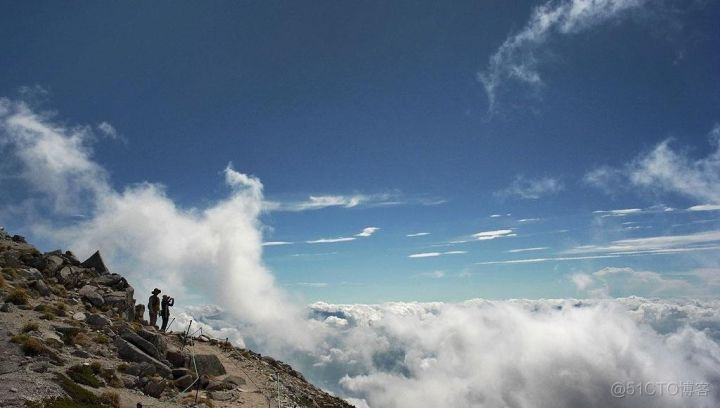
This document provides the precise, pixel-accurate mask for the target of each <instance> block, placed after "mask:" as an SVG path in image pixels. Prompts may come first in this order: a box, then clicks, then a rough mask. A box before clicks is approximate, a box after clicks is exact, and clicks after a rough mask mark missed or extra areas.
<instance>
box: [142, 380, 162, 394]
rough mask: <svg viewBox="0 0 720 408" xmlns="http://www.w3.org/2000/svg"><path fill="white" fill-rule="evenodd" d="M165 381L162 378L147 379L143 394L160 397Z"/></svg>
mask: <svg viewBox="0 0 720 408" xmlns="http://www.w3.org/2000/svg"><path fill="white" fill-rule="evenodd" d="M165 387H166V383H165V381H164V380H162V379H153V380H150V381H148V383H147V384H146V385H145V394H147V395H149V396H151V397H153V398H160V396H161V395H162V393H163V391H165Z"/></svg>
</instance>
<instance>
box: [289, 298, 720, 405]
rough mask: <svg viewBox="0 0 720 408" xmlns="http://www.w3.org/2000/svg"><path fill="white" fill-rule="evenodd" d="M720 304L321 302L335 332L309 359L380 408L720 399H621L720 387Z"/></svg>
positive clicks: (322, 375)
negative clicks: (623, 390) (678, 386)
mask: <svg viewBox="0 0 720 408" xmlns="http://www.w3.org/2000/svg"><path fill="white" fill-rule="evenodd" d="M719 306H720V302H718V301H716V300H713V301H686V302H684V301H659V300H648V299H642V298H628V299H618V300H574V299H568V300H517V301H489V300H483V299H473V300H469V301H466V302H462V303H415V302H413V303H398V302H393V303H385V304H379V305H359V304H355V305H331V304H327V303H321V302H320V303H316V304H313V305H312V306H311V310H312V315H313V316H314V318H315V319H316V320H318V321H326V319H328V318H329V317H332V318H333V319H332V320H331V321H328V322H327V324H326V325H327V326H328V327H332V329H331V330H332V332H333V333H334V334H333V335H332V337H331V339H332V341H328V342H327V343H326V344H325V346H324V348H323V349H320V350H318V351H317V354H316V355H315V356H313V357H314V358H311V359H310V362H308V363H307V364H306V365H307V366H309V365H311V364H314V366H313V367H312V368H310V370H309V371H308V372H310V373H315V375H317V377H315V378H317V379H318V381H320V382H321V383H325V384H333V383H335V382H336V381H337V379H340V381H339V387H338V388H337V389H336V390H335V391H336V392H338V393H341V394H345V395H347V396H348V397H350V398H354V400H353V401H363V403H364V404H366V405H367V406H371V407H374V408H389V407H395V408H415V407H476V406H483V407H498V408H499V407H519V408H520V407H557V408H575V407H590V406H602V407H647V408H649V407H661V408H670V407H689V408H700V407H706V406H716V405H717V404H718V402H720V401H719V400H718V398H719V397H718V394H717V393H715V392H713V391H711V392H710V393H709V395H708V396H706V397H679V396H671V395H669V394H667V393H665V394H662V395H660V394H658V395H657V396H654V397H652V398H641V397H639V396H633V397H630V396H628V397H626V398H616V397H613V396H612V394H611V391H610V387H611V386H612V384H613V383H616V382H630V381H632V382H633V383H641V382H642V383H650V382H652V383H660V382H664V383H670V382H673V383H677V382H679V381H683V379H690V380H692V381H693V382H695V383H698V382H699V383H707V384H711V385H710V389H711V390H714V389H715V387H716V386H718V385H720V379H718V376H717V372H718V370H720V358H719V357H718V356H720V346H719V345H718V344H717V336H718V331H717V327H720V326H719V325H720V307H719ZM339 322H344V323H343V324H338V323H339ZM519 333H520V334H521V335H518V334H519ZM711 336H715V337H711ZM303 372H304V371H303Z"/></svg>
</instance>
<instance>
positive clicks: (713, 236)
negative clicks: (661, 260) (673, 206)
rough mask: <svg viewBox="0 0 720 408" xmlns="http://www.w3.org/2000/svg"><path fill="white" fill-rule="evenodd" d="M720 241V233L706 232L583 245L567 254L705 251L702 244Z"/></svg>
mask: <svg viewBox="0 0 720 408" xmlns="http://www.w3.org/2000/svg"><path fill="white" fill-rule="evenodd" d="M719 241H720V231H704V232H697V233H694V234H687V235H663V236H654V237H645V238H633V239H621V240H616V241H611V242H610V243H609V244H607V245H582V246H578V247H575V248H573V249H571V250H569V251H566V252H567V253H596V252H608V253H620V254H622V253H631V252H632V253H637V252H639V251H643V252H662V251H665V252H669V251H682V250H703V249H706V248H704V247H702V246H700V247H692V246H697V245H700V244H709V243H715V242H719Z"/></svg>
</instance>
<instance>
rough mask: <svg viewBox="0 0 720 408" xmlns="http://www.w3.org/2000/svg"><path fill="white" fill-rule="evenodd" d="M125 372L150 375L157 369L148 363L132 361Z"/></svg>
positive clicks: (135, 374)
mask: <svg viewBox="0 0 720 408" xmlns="http://www.w3.org/2000/svg"><path fill="white" fill-rule="evenodd" d="M125 372H126V373H128V374H130V375H134V376H136V377H150V376H153V375H155V373H156V372H157V369H156V368H155V366H154V365H152V364H150V363H132V364H130V365H129V366H128V368H127V370H125Z"/></svg>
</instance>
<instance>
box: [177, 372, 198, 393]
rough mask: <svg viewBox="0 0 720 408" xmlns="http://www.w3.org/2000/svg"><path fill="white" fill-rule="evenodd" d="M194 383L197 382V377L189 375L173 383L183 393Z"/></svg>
mask: <svg viewBox="0 0 720 408" xmlns="http://www.w3.org/2000/svg"><path fill="white" fill-rule="evenodd" d="M193 381H195V377H193V376H192V375H190V374H187V375H184V376H182V377H180V378H178V379H177V380H175V381H174V382H173V383H174V384H175V387H177V389H179V390H181V391H182V390H186V389H188V388H189V387H190V386H191V385H193Z"/></svg>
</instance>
